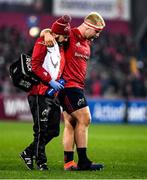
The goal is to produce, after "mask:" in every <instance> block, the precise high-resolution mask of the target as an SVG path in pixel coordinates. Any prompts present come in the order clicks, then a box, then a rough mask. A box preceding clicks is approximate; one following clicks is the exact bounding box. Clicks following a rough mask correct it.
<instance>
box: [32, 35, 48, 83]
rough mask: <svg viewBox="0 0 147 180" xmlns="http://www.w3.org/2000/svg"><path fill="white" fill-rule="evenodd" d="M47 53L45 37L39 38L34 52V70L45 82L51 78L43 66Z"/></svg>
mask: <svg viewBox="0 0 147 180" xmlns="http://www.w3.org/2000/svg"><path fill="white" fill-rule="evenodd" d="M46 53H47V47H46V46H45V45H44V41H43V38H38V39H37V41H36V43H35V46H34V49H33V54H32V61H31V65H32V71H33V73H34V74H35V75H37V76H38V77H39V78H40V79H41V80H42V81H43V82H44V83H46V84H48V83H49V81H50V80H51V76H50V74H49V73H48V72H47V71H46V70H45V69H44V68H43V67H42V64H43V62H44V58H45V56H46Z"/></svg>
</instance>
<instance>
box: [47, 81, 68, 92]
mask: <svg viewBox="0 0 147 180" xmlns="http://www.w3.org/2000/svg"><path fill="white" fill-rule="evenodd" d="M49 84H50V86H51V87H52V88H54V89H55V91H59V90H60V89H63V88H64V86H63V85H62V84H60V83H59V82H57V81H55V80H51V81H50V82H49Z"/></svg>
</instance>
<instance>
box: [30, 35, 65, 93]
mask: <svg viewBox="0 0 147 180" xmlns="http://www.w3.org/2000/svg"><path fill="white" fill-rule="evenodd" d="M31 64H32V71H33V72H34V73H35V74H36V75H37V76H38V77H39V78H40V79H41V81H42V82H40V84H38V85H34V86H33V87H32V90H31V91H30V92H29V94H30V95H44V94H45V92H46V90H47V89H48V88H51V87H50V86H49V82H50V80H51V79H54V80H58V79H60V76H61V74H62V72H63V68H64V65H65V58H64V51H63V48H62V47H60V48H59V46H58V44H56V45H55V46H54V47H47V46H45V45H44V39H43V37H40V38H38V39H37V41H36V43H35V46H34V49H33V54H32V61H31Z"/></svg>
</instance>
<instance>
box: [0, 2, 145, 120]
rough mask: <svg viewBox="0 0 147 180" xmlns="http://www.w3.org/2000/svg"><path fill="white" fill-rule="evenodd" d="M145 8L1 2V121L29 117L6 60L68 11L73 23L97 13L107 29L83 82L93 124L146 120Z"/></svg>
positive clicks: (117, 4)
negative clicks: (90, 13)
mask: <svg viewBox="0 0 147 180" xmlns="http://www.w3.org/2000/svg"><path fill="white" fill-rule="evenodd" d="M146 7H147V1H146V0H139V1H137V0H25V1H24V0H0V108H1V112H0V119H2V120H4V119H6V120H23V121H24V120H30V119H31V115H30V111H29V107H28V103H27V94H26V93H24V92H22V91H21V90H19V89H16V88H15V87H14V86H13V84H12V82H11V79H10V77H9V66H10V64H11V63H12V62H14V61H16V59H17V58H18V57H19V56H20V53H22V52H23V53H28V52H29V51H30V50H31V49H32V47H33V45H34V42H35V40H36V38H37V37H38V35H39V33H40V31H41V30H42V29H44V28H47V27H50V26H51V24H52V23H53V21H54V20H56V19H57V18H58V17H59V16H61V15H63V14H70V15H71V16H72V27H75V26H78V25H80V23H81V22H83V17H84V16H86V15H87V14H88V13H89V12H91V11H97V12H99V13H100V14H101V15H102V16H103V17H104V19H105V21H106V28H105V29H104V31H103V32H102V33H101V35H100V37H99V38H98V39H97V40H95V41H94V42H93V44H92V47H91V58H90V61H89V62H88V63H89V64H88V71H87V79H86V82H85V84H86V88H85V93H86V96H87V98H88V103H89V106H90V110H91V113H92V122H119V123H124V122H128V123H147V11H146Z"/></svg>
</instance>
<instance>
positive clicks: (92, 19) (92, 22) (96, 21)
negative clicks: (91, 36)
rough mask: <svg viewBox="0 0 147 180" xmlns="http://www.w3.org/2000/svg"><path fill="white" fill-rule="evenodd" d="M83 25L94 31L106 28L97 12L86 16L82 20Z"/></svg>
mask: <svg viewBox="0 0 147 180" xmlns="http://www.w3.org/2000/svg"><path fill="white" fill-rule="evenodd" d="M84 24H86V25H87V26H89V27H91V28H93V29H96V30H102V29H103V28H104V27H105V26H106V25H105V21H104V19H103V18H102V16H101V15H100V14H99V13H97V12H91V13H90V14H88V15H87V16H86V17H85V19H84Z"/></svg>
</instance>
